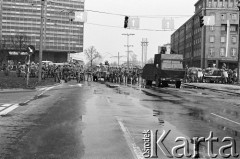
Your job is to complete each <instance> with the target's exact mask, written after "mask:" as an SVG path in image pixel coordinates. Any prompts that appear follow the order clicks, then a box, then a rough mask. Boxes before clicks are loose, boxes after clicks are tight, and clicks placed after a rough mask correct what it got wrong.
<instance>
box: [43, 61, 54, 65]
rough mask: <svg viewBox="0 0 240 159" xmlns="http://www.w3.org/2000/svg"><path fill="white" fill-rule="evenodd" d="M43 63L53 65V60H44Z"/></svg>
mask: <svg viewBox="0 0 240 159" xmlns="http://www.w3.org/2000/svg"><path fill="white" fill-rule="evenodd" d="M42 64H43V65H53V62H52V61H42Z"/></svg>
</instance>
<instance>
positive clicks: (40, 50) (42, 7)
mask: <svg viewBox="0 0 240 159" xmlns="http://www.w3.org/2000/svg"><path fill="white" fill-rule="evenodd" d="M41 2H42V4H41V28H40V47H39V68H38V81H39V82H41V80H42V51H43V20H44V19H45V15H44V8H45V3H46V0H42V1H41Z"/></svg>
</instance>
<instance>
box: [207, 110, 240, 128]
mask: <svg viewBox="0 0 240 159" xmlns="http://www.w3.org/2000/svg"><path fill="white" fill-rule="evenodd" d="M211 114H212V115H214V116H217V117H219V118H222V119H225V120H227V121H230V122H232V123H235V124H237V125H240V123H238V122H236V121H233V120H230V119H228V118H225V117H222V116H220V115H217V114H214V113H211Z"/></svg>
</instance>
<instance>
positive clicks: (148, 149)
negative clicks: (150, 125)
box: [143, 130, 239, 158]
mask: <svg viewBox="0 0 240 159" xmlns="http://www.w3.org/2000/svg"><path fill="white" fill-rule="evenodd" d="M170 132H171V130H168V131H165V130H163V132H162V134H161V135H160V137H159V138H158V130H156V131H155V132H153V131H152V130H147V131H144V132H143V134H144V138H143V141H144V150H143V156H144V157H145V158H158V155H159V154H158V151H157V149H158V148H159V149H160V152H162V154H163V155H165V156H166V157H168V158H174V157H176V158H183V157H184V156H185V157H188V158H197V157H199V153H200V152H199V147H200V143H201V142H204V143H207V155H208V156H209V157H210V158H217V157H218V156H221V157H223V158H230V157H235V158H237V157H238V156H239V154H238V153H237V147H236V141H235V140H234V139H233V138H232V137H224V138H223V139H222V140H221V142H222V144H223V146H222V147H220V148H219V150H218V154H216V153H214V152H213V149H214V142H219V139H218V138H217V137H214V136H213V132H210V134H209V136H208V138H205V137H193V138H192V139H190V140H188V139H186V138H185V137H177V138H176V139H175V140H174V142H175V143H179V142H181V143H180V144H178V145H176V146H174V147H172V148H171V149H170V148H167V147H166V146H165V145H164V140H165V139H166V138H167V137H168V135H169V134H170ZM190 143H191V144H190ZM226 143H227V144H226ZM190 145H192V146H193V147H192V150H193V152H192V153H191V152H190ZM180 150H182V151H181V152H183V153H180Z"/></svg>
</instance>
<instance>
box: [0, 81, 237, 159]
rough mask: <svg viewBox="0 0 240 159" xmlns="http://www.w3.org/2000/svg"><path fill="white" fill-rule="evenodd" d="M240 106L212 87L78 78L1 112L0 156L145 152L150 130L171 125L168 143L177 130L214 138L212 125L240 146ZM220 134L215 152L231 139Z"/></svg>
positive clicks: (122, 156)
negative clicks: (106, 82) (145, 134)
mask: <svg viewBox="0 0 240 159" xmlns="http://www.w3.org/2000/svg"><path fill="white" fill-rule="evenodd" d="M239 108H240V100H239V99H238V98H237V96H233V95H231V96H230V95H228V94H223V93H219V92H211V91H208V90H198V89H188V88H185V89H180V90H179V89H175V88H161V89H157V90H149V89H142V88H139V87H134V88H131V87H128V86H123V85H121V86H120V87H119V88H108V87H106V86H105V85H103V84H99V83H83V84H82V85H78V84H77V83H76V82H75V81H71V82H69V83H66V84H63V85H60V86H58V87H55V88H54V89H51V90H49V91H48V92H46V93H45V94H43V95H42V96H40V97H39V98H38V99H36V100H34V101H31V102H30V103H29V104H28V105H25V106H22V107H19V108H17V109H16V110H14V111H12V112H11V113H10V114H8V115H7V116H5V117H1V118H0V126H1V129H0V135H1V136H0V139H1V140H0V155H1V157H0V158H6V159H7V158H9V159H12V158H16V159H34V158H36V159H38V158H39V159H48V158H49V159H79V158H89V159H90V158H93V159H95V158H96V159H98V158H100V159H105V158H106V159H108V158H109V159H113V158H114V159H115V158H116V159H118V158H119V159H132V158H142V157H141V155H142V150H143V144H144V143H143V140H142V138H143V134H142V132H143V131H144V130H156V129H158V130H159V132H161V131H163V130H171V133H170V135H169V136H168V137H167V138H166V140H165V142H164V143H165V145H166V147H167V148H168V149H170V148H172V147H173V146H174V145H176V142H175V141H174V140H175V139H176V137H180V136H184V137H186V138H187V139H191V138H193V137H206V138H207V137H208V136H209V133H210V131H212V132H213V133H214V136H216V137H218V138H219V140H220V141H221V140H222V138H223V137H226V136H231V137H233V138H234V139H235V140H236V144H237V145H236V146H237V152H238V153H240V118H239V113H240V109H239ZM220 141H219V142H216V143H214V152H215V153H218V150H219V148H220V147H221V146H223V145H226V143H225V144H224V143H222V142H220ZM207 148H208V147H207V144H206V143H202V144H201V145H200V153H201V154H200V155H201V157H202V158H208V157H207ZM190 150H193V148H192V147H191V145H190ZM158 151H159V150H158ZM158 154H159V158H167V157H165V156H164V155H163V154H162V153H161V152H160V151H159V153H158ZM219 158H220V157H219Z"/></svg>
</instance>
